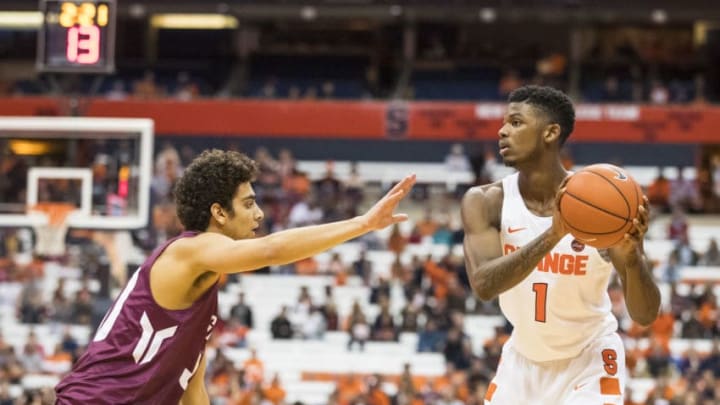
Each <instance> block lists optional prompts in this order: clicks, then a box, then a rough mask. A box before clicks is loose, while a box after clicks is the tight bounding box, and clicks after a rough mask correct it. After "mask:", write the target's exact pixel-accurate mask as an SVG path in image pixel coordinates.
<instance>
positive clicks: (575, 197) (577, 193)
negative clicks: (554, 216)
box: [560, 163, 643, 249]
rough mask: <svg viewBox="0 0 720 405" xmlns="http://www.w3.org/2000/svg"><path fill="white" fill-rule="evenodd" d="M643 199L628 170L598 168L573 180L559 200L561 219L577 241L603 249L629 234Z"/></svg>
mask: <svg viewBox="0 0 720 405" xmlns="http://www.w3.org/2000/svg"><path fill="white" fill-rule="evenodd" d="M642 195H643V194H642V190H641V189H640V186H639V185H638V184H637V183H636V182H635V180H633V178H632V177H630V175H629V174H628V173H627V172H626V171H625V169H622V168H620V167H617V166H613V165H611V164H605V163H601V164H595V165H591V166H587V167H585V168H583V169H582V170H580V171H578V172H577V173H575V174H573V175H572V176H570V178H569V179H568V182H567V184H566V192H565V193H564V194H563V195H562V197H561V199H560V215H561V217H562V218H563V220H564V221H565V223H566V224H567V226H568V228H570V233H571V234H572V235H573V236H574V237H575V238H576V239H577V240H579V241H580V242H582V243H585V244H586V245H590V246H593V247H596V248H600V249H604V248H607V247H610V246H612V245H614V244H616V243H618V242H620V241H621V240H622V238H623V236H624V235H625V233H626V232H628V231H629V230H630V228H631V227H632V221H633V219H635V217H636V216H637V212H638V207H639V206H640V204H642Z"/></svg>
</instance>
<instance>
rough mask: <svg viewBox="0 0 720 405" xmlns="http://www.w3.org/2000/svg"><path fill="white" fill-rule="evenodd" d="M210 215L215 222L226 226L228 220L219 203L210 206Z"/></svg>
mask: <svg viewBox="0 0 720 405" xmlns="http://www.w3.org/2000/svg"><path fill="white" fill-rule="evenodd" d="M210 215H212V217H213V218H214V219H215V222H217V223H218V224H220V225H221V226H222V225H225V223H226V222H227V220H228V217H227V215H226V213H225V210H224V209H223V207H222V206H221V205H220V204H219V203H213V205H211V206H210Z"/></svg>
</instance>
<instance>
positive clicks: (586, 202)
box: [565, 190, 628, 226]
mask: <svg viewBox="0 0 720 405" xmlns="http://www.w3.org/2000/svg"><path fill="white" fill-rule="evenodd" d="M565 194H567V195H569V196H570V197H572V198H574V199H576V200H578V201H580V202H581V203H583V204H585V205H587V206H589V207H593V208H595V209H596V210H598V211H602V212H603V213H605V214H608V215H610V216H613V217H615V218H617V219H622V220H623V221H625V222H627V221H628V219H627V218H626V217H624V216H622V215H618V214H616V213H614V212H612V211H609V210H607V209H605V208H603V207H598V206H597V205H595V204H593V203H591V202H588V201H585V200H583V199H582V198H580V197H578V196H576V195H575V194H573V193H571V192H569V191H567V190H565ZM623 226H624V225H623Z"/></svg>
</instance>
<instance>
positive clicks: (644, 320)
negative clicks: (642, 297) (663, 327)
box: [633, 316, 656, 328]
mask: <svg viewBox="0 0 720 405" xmlns="http://www.w3.org/2000/svg"><path fill="white" fill-rule="evenodd" d="M655 318H656V317H654V316H653V317H650V316H638V317H636V318H633V320H634V321H635V323H637V324H638V325H640V326H642V327H643V328H647V327H648V326H650V325H652V323H653V322H655Z"/></svg>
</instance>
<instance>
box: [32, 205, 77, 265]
mask: <svg viewBox="0 0 720 405" xmlns="http://www.w3.org/2000/svg"><path fill="white" fill-rule="evenodd" d="M77 210H78V207H76V206H75V205H74V204H69V203H65V202H40V203H37V204H35V205H34V206H32V207H30V209H29V211H30V213H33V212H34V213H38V214H42V215H44V217H45V219H46V221H42V222H40V223H38V224H37V225H33V229H34V230H35V253H36V254H38V255H39V256H48V257H60V256H64V255H65V234H67V230H68V224H67V217H68V216H69V215H70V214H72V213H73V212H75V211H77Z"/></svg>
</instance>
